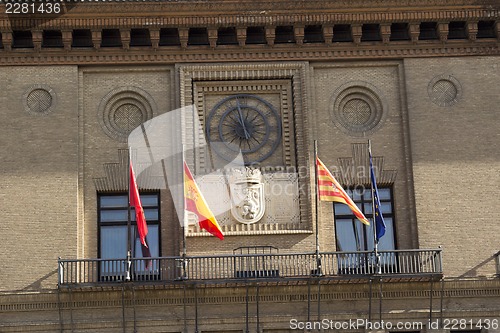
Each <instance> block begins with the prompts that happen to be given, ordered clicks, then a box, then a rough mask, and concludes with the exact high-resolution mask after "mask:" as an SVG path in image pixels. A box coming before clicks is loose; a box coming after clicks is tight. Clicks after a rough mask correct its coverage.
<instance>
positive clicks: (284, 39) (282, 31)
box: [274, 25, 295, 44]
mask: <svg viewBox="0 0 500 333" xmlns="http://www.w3.org/2000/svg"><path fill="white" fill-rule="evenodd" d="M274 42H275V43H276V44H280V43H295V35H294V33H293V26H291V25H287V26H278V27H276V36H275V39H274Z"/></svg>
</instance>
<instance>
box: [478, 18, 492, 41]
mask: <svg viewBox="0 0 500 333" xmlns="http://www.w3.org/2000/svg"><path fill="white" fill-rule="evenodd" d="M495 37H496V35H495V21H479V22H478V23H477V38H495Z"/></svg>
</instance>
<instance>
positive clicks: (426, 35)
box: [418, 22, 438, 40]
mask: <svg viewBox="0 0 500 333" xmlns="http://www.w3.org/2000/svg"><path fill="white" fill-rule="evenodd" d="M418 39H419V40H433V39H438V34H437V23H436V22H422V23H420V35H419V37H418Z"/></svg>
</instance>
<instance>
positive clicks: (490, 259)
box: [459, 251, 500, 278]
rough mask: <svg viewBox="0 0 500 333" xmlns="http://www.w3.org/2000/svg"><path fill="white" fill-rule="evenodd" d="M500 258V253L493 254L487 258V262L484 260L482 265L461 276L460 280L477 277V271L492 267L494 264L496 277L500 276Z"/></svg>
mask: <svg viewBox="0 0 500 333" xmlns="http://www.w3.org/2000/svg"><path fill="white" fill-rule="evenodd" d="M499 256H500V251H499V252H497V253H495V254H493V255H492V256H490V257H488V258H486V259H485V260H483V261H482V262H481V263H479V264H478V265H476V266H474V267H472V268H471V269H469V270H468V271H467V272H465V273H464V274H462V275H460V276H459V278H465V277H477V276H478V275H477V270H478V269H479V268H481V267H483V266H486V265H491V263H492V262H493V263H494V265H495V267H496V272H495V273H496V276H499V275H500V271H499V270H500V267H499V266H500V265H499Z"/></svg>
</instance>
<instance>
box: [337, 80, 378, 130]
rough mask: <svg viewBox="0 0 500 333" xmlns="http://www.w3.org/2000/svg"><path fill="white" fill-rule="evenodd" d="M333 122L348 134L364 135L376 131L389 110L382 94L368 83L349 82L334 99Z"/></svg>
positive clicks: (338, 91)
mask: <svg viewBox="0 0 500 333" xmlns="http://www.w3.org/2000/svg"><path fill="white" fill-rule="evenodd" d="M333 101H334V103H333V110H332V113H331V116H332V121H333V122H334V123H335V125H337V127H339V128H340V129H342V130H344V131H345V132H347V133H348V134H351V135H363V134H364V133H366V132H369V131H373V130H375V129H376V128H377V127H378V126H379V125H380V124H381V122H382V119H383V117H384V114H385V109H386V108H387V107H386V105H385V103H384V101H383V98H381V93H380V92H378V90H377V89H376V88H375V87H374V86H373V85H371V84H369V83H367V82H349V83H347V84H345V85H343V86H342V87H340V88H339V89H337V91H336V93H335V95H334V98H333Z"/></svg>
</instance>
